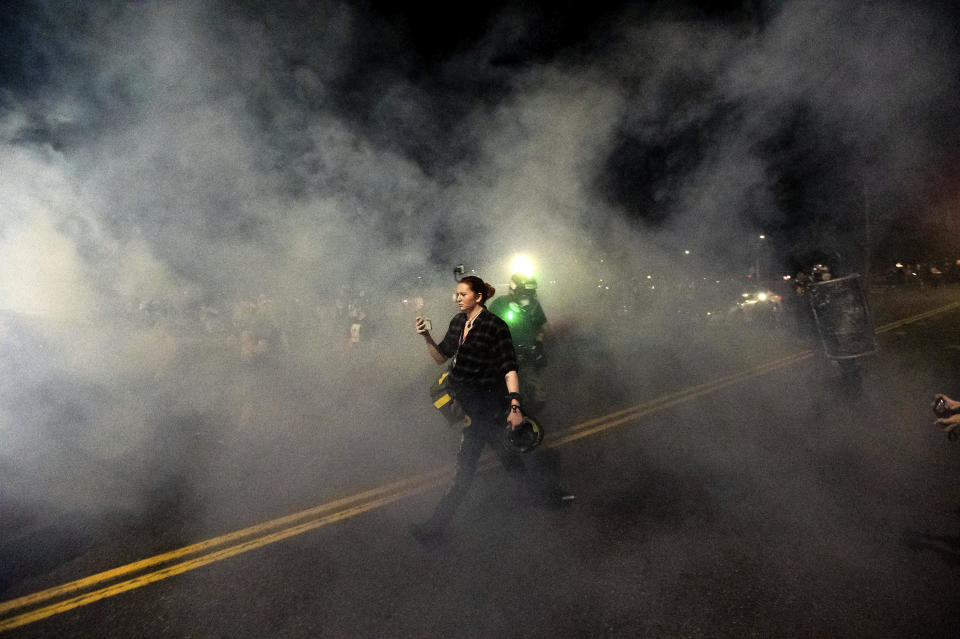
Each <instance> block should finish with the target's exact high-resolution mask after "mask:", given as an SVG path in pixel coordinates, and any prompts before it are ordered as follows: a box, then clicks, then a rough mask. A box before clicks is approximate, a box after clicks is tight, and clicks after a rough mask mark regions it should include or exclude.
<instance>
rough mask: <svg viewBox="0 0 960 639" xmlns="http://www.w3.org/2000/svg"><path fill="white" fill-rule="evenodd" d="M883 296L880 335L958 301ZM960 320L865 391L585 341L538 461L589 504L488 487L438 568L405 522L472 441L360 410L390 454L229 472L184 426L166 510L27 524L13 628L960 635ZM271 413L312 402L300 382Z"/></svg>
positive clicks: (675, 349) (104, 632) (426, 505)
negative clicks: (939, 400) (952, 400)
mask: <svg viewBox="0 0 960 639" xmlns="http://www.w3.org/2000/svg"><path fill="white" fill-rule="evenodd" d="M873 300H874V310H875V316H876V323H877V325H878V327H881V328H884V327H887V326H889V323H890V322H892V321H893V320H895V319H898V318H905V317H915V316H916V315H917V314H919V313H921V312H923V311H926V310H929V309H934V308H942V307H943V306H944V305H946V304H950V303H953V302H956V301H960V292H958V291H957V290H944V289H941V290H939V291H914V292H904V291H880V292H875V293H874V295H873ZM958 319H960V309H956V308H954V309H952V310H948V311H945V312H941V313H938V314H936V315H933V316H930V317H928V318H926V319H920V320H917V321H914V322H912V323H909V324H905V325H903V326H898V327H893V328H885V330H883V332H882V333H881V334H880V335H879V336H878V340H879V344H880V352H879V353H878V354H877V355H876V356H874V357H872V358H871V359H870V360H869V361H868V362H867V363H866V364H865V367H864V371H863V373H864V379H863V387H862V391H861V392H860V393H859V394H858V395H854V396H851V395H849V394H846V393H844V392H841V390H840V389H839V387H838V385H837V383H836V379H837V371H836V370H835V369H834V368H833V367H832V366H831V365H830V364H829V363H827V362H824V361H822V360H820V359H818V358H815V357H810V356H806V355H805V354H804V349H805V348H806V342H805V341H804V340H803V339H800V338H798V337H796V336H792V335H790V334H789V333H783V334H776V335H770V334H767V333H759V332H756V331H753V332H751V331H745V332H743V331H729V330H727V329H719V330H717V329H703V328H698V329H695V330H691V327H689V326H679V325H677V326H663V327H662V330H661V331H659V332H658V333H657V334H655V335H651V334H648V333H645V334H643V335H638V334H637V333H636V331H635V327H632V326H630V325H629V323H625V324H623V325H618V326H615V327H608V329H607V330H606V331H605V333H606V334H605V336H604V337H605V339H604V340H603V341H602V345H601V344H600V343H598V340H597V339H595V336H589V335H584V334H582V333H567V334H566V336H565V337H564V338H563V339H562V340H561V341H560V342H559V343H558V344H557V345H556V346H555V348H554V351H553V355H552V358H551V362H550V371H551V372H550V376H549V379H548V381H549V387H550V389H551V390H552V391H553V394H552V396H551V407H550V410H549V412H548V414H547V415H545V416H544V421H545V423H547V424H548V425H549V426H550V428H551V437H550V438H549V440H548V441H549V442H550V446H551V447H550V448H546V449H543V450H540V451H537V452H536V453H534V455H532V456H531V458H530V463H531V466H532V467H533V468H534V470H535V471H538V469H542V468H556V467H558V468H559V472H560V473H561V475H562V477H563V481H564V482H565V483H566V484H567V485H569V486H570V487H571V488H573V489H574V491H575V492H576V495H577V499H576V500H575V502H574V504H573V505H572V506H571V507H568V508H560V509H554V508H548V507H542V506H538V505H531V504H529V503H527V502H526V501H525V500H524V499H523V498H522V497H521V496H520V495H519V493H518V491H517V489H516V487H515V486H513V485H512V484H511V483H510V480H509V478H507V477H506V476H505V474H504V473H503V472H501V471H500V470H499V469H497V468H495V467H492V468H490V469H489V470H486V471H485V472H483V473H481V474H480V475H478V478H477V481H476V483H475V484H474V487H473V491H472V493H471V495H470V498H469V499H468V500H467V502H466V503H465V504H464V506H463V507H462V509H461V511H460V512H459V513H458V515H457V518H456V520H455V524H454V530H453V534H452V536H451V537H450V538H449V539H448V540H447V541H446V543H444V544H443V545H441V546H440V547H438V548H435V549H424V548H421V547H420V546H419V545H418V544H416V543H415V542H414V541H413V540H412V539H411V538H410V537H409V535H408V534H407V530H406V529H407V525H408V524H409V522H411V521H417V520H420V519H422V518H425V517H426V516H427V515H428V514H429V512H430V509H431V508H432V506H433V504H434V503H435V502H436V500H437V498H438V496H439V487H440V485H441V483H442V482H441V480H442V475H443V468H444V466H445V465H448V464H449V463H451V462H452V461H453V456H454V453H455V447H456V441H455V438H454V437H453V435H452V434H450V433H447V432H444V431H443V430H442V426H439V425H437V424H433V423H431V424H427V423H417V424H416V428H413V427H412V426H410V427H408V426H407V425H408V424H409V423H411V422H417V421H421V422H425V421H426V420H428V419H429V416H428V415H427V416H425V415H424V414H421V413H420V412H418V411H419V409H415V408H409V409H407V408H404V407H402V406H395V407H383V406H380V407H370V408H367V409H365V411H366V412H365V413H364V414H365V415H368V416H367V417H364V418H363V420H364V421H366V420H369V419H371V417H369V416H373V415H381V414H382V412H383V411H386V410H387V409H389V410H390V411H392V412H391V415H392V417H391V418H390V419H389V420H388V421H387V423H388V424H390V425H391V431H390V432H388V433H386V432H385V433H384V435H383V437H382V438H381V439H380V440H377V441H375V442H370V441H368V440H366V439H361V438H357V439H353V440H351V439H350V437H349V434H346V435H342V436H341V437H339V438H337V439H336V440H332V439H330V438H320V437H319V436H314V437H313V438H311V437H310V436H309V434H303V433H301V434H299V435H297V436H293V435H284V431H275V432H273V433H272V436H271V437H270V438H269V439H262V440H257V439H255V437H254V435H251V434H250V433H245V432H242V431H241V432H239V435H238V438H239V439H240V440H242V441H244V442H246V443H247V444H251V443H256V444H257V445H251V446H250V447H249V448H247V447H246V445H244V446H237V447H236V448H234V447H230V450H231V451H232V452H231V454H230V455H225V454H222V453H221V452H218V451H220V449H218V448H216V446H215V445H214V444H215V442H213V443H211V442H209V441H206V439H207V438H206V437H205V436H204V435H203V434H202V433H203V432H206V431H202V430H198V429H197V427H196V426H197V424H198V423H203V422H204V421H205V420H211V419H213V418H212V417H210V416H207V415H193V416H191V415H189V414H188V415H181V416H180V417H179V418H178V420H175V421H174V422H173V423H174V424H176V425H177V427H176V428H172V429H170V428H168V429H167V430H166V431H165V432H166V435H165V436H164V437H162V438H159V439H154V440H152V441H151V443H150V446H148V447H147V448H146V449H148V450H151V451H153V452H154V453H156V452H157V450H158V449H162V450H163V452H164V453H165V454H164V455H153V456H145V457H143V459H141V460H139V463H141V464H147V466H148V467H149V468H150V469H151V472H150V473H149V474H150V475H151V476H153V477H156V478H158V481H157V482H156V485H151V483H150V482H147V488H144V487H143V486H140V485H139V484H138V485H137V486H136V491H134V492H136V494H137V495H138V496H139V497H140V498H141V499H140V500H138V503H139V502H140V501H147V502H150V506H149V507H148V508H132V507H130V508H127V509H121V508H118V509H117V510H115V511H110V512H109V513H106V512H105V511H102V510H92V511H89V510H83V509H76V510H71V509H69V508H63V507H60V508H59V509H57V510H56V513H55V516H50V517H46V518H42V517H41V518H37V517H36V516H33V517H28V516H27V515H25V514H23V513H24V512H25V508H24V507H22V506H21V507H18V506H17V504H13V505H8V507H7V508H8V510H7V512H8V513H12V515H13V517H12V518H8V520H7V523H6V524H4V526H5V528H3V530H4V531H5V532H6V537H5V541H4V545H3V548H2V551H0V557H2V559H3V571H4V578H5V582H4V583H3V584H0V586H3V588H4V589H3V590H2V592H0V629H6V630H7V632H6V634H7V636H11V637H19V636H56V637H93V636H96V637H132V636H137V637H154V636H155V637H171V636H174V637H180V636H182V637H265V636H271V637H272V636H276V637H308V636H309V637H313V636H336V637H433V636H450V637H512V636H517V637H557V636H591V637H592V636H605V637H622V636H658V637H659V636H669V637H677V636H680V637H682V636H690V637H694V636H696V637H704V636H707V637H743V636H785V637H790V636H798V637H808V636H831V637H847V636H849V637H878V636H883V637H953V636H956V635H957V633H958V632H960V606H958V603H960V597H958V594H957V587H956V586H957V583H958V581H957V576H958V571H960V492H958V487H960V486H958V477H960V443H956V444H955V443H951V442H948V441H947V438H946V437H945V436H944V435H943V433H940V432H939V431H938V430H937V429H936V428H935V427H934V426H933V425H932V419H933V417H932V413H931V412H930V407H929V404H930V400H931V397H932V395H933V393H934V392H937V391H942V392H946V393H947V394H951V395H953V396H960V381H958V379H957V375H956V371H957V370H958V365H960V326H958V322H957V320H958ZM571 354H575V355H576V356H575V357H573V356H572V355H571ZM344 365H345V366H349V363H345V364H344ZM350 374H351V375H353V376H355V377H358V376H362V375H363V374H364V373H363V371H360V370H354V371H350ZM283 379H288V378H286V377H284V378H283ZM289 379H291V380H293V379H296V376H294V375H291V376H290V378H289ZM367 381H368V382H369V380H367ZM410 388H411V391H412V390H418V391H419V392H420V393H422V384H420V383H419V382H418V383H417V384H416V385H413V384H411V386H410ZM557 389H561V391H562V392H559V393H558V392H557ZM277 392H278V393H280V394H281V395H283V396H284V397H286V398H287V400H286V401H288V402H289V401H294V400H292V399H290V398H291V397H292V398H298V397H299V398H302V397H304V389H303V388H300V387H297V386H296V384H295V382H293V381H291V382H290V383H289V384H287V385H284V388H283V389H281V390H278V391H277ZM308 410H309V409H308V408H307V407H304V408H302V411H301V412H302V413H304V414H306V413H307V412H308ZM360 410H361V409H360V408H357V411H360ZM378 411H380V412H378ZM381 419H382V417H381ZM234 432H237V431H234ZM320 439H322V442H319V441H315V440H320ZM331 441H337V442H338V444H337V446H331V444H330V442H331ZM266 442H269V446H267V445H266ZM401 442H403V443H404V444H405V445H404V446H403V447H402V448H401V447H400V445H401ZM220 445H221V446H225V444H222V442H221V444H220ZM331 448H332V450H331ZM358 449H360V450H359V452H358ZM236 450H245V451H246V453H245V454H239V453H236ZM157 460H162V461H163V467H162V468H161V467H159V466H156V464H159V463H160V462H159V461H157ZM304 460H306V461H304ZM535 462H536V463H535ZM150 464H155V466H150ZM171 467H172V468H173V470H175V471H176V472H172V471H171ZM437 469H440V470H439V474H434V471H436V470H437ZM538 472H539V471H538ZM104 473H106V474H110V475H111V476H115V477H118V478H119V479H117V480H116V481H130V480H131V478H133V477H136V476H137V475H136V474H135V473H133V472H132V471H131V470H130V469H129V468H128V467H126V466H122V467H117V468H113V469H112V470H110V471H109V472H108V471H106V470H105V471H104ZM104 485H106V484H104ZM364 491H366V492H364ZM18 516H19V518H20V523H19V524H17V523H16V522H17V517H18ZM284 516H286V517H287V519H283V520H280V519H278V518H280V517H284ZM254 526H257V527H255V528H251V527H254ZM229 535H232V536H229ZM205 540H206V543H205V544H203V545H200V546H196V545H194V544H197V543H198V542H204V541H205ZM180 549H183V550H180ZM160 553H168V554H167V555H165V556H160ZM145 559H148V561H145V562H142V563H140V564H137V565H131V562H134V561H137V560H145ZM111 570H112V572H110V573H108V574H103V573H104V571H111ZM98 575H99V576H98ZM81 579H85V581H83V582H82V583H75V585H74V586H72V587H71V588H70V589H60V590H50V589H54V588H56V587H58V586H61V585H63V584H70V583H72V582H75V580H81ZM29 597H33V599H27V598H29ZM21 624H22V625H21ZM14 625H15V626H17V627H14V628H9V627H10V626H14Z"/></svg>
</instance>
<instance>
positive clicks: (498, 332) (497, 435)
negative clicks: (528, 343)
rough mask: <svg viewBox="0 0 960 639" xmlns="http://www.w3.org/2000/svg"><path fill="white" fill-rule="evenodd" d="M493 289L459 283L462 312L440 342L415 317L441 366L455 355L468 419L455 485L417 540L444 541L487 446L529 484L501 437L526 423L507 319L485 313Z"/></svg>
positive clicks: (457, 386)
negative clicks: (444, 533) (507, 424)
mask: <svg viewBox="0 0 960 639" xmlns="http://www.w3.org/2000/svg"><path fill="white" fill-rule="evenodd" d="M494 293H495V289H494V288H493V287H492V286H490V285H489V284H487V283H486V282H484V281H483V280H482V279H480V278H479V277H476V276H474V275H470V276H467V277H464V278H463V279H461V280H460V282H459V283H458V284H457V305H458V306H459V307H460V312H459V313H458V314H457V315H455V316H454V317H453V319H452V320H450V326H449V328H448V329H447V334H446V336H445V337H444V338H443V341H441V342H440V343H439V344H437V343H436V342H434V341H433V338H432V337H431V336H430V332H429V331H428V330H427V328H426V326H425V324H424V320H423V318H422V317H418V318H417V333H418V334H419V335H422V336H423V338H424V341H425V342H426V344H427V351H428V352H429V353H430V356H431V357H432V358H433V360H434V361H435V362H436V363H437V364H443V363H444V362H446V361H447V360H448V359H451V358H452V360H453V361H452V363H451V366H450V380H451V384H452V386H453V390H454V394H455V396H456V398H457V401H459V402H460V405H461V406H462V407H463V410H464V412H465V413H466V414H467V416H468V417H469V422H468V423H469V426H467V427H466V428H464V429H463V432H462V435H461V439H460V450H459V452H458V453H457V469H456V474H455V476H454V480H453V485H452V486H451V487H450V488H449V490H447V492H446V493H445V494H444V496H443V498H442V499H441V500H440V503H439V504H438V505H437V508H436V510H435V511H434V513H433V516H431V517H430V519H429V520H428V521H427V522H426V523H423V524H415V525H413V526H412V527H411V532H412V534H413V536H414V537H415V538H416V539H417V541H419V542H421V543H424V544H429V543H431V542H437V541H440V539H442V536H443V532H444V529H445V528H446V526H447V524H448V523H449V522H450V520H451V519H452V517H453V513H454V511H455V510H456V508H457V506H458V505H459V504H460V502H462V501H463V498H464V497H465V496H466V494H467V490H468V489H469V488H470V483H471V481H472V480H473V476H474V474H475V473H476V470H477V461H478V460H479V458H480V453H481V452H482V451H483V446H484V444H488V443H489V444H491V445H492V446H493V449H494V450H495V451H496V453H497V456H498V457H499V458H500V462H501V463H502V464H503V467H504V468H505V469H506V470H507V472H509V473H510V474H511V475H513V476H514V477H516V478H517V479H519V480H520V481H522V482H523V483H524V486H525V488H528V484H527V477H526V466H525V465H524V463H523V460H522V459H521V458H520V457H519V456H517V455H514V454H511V453H510V452H508V451H506V450H505V449H504V448H503V447H502V446H501V445H500V440H501V438H502V436H503V431H504V428H505V427H506V425H505V424H504V422H503V419H504V412H505V411H506V415H507V416H506V420H507V423H509V425H510V428H512V429H515V428H517V427H518V426H520V425H521V424H522V423H523V412H522V411H523V409H522V407H521V405H520V392H519V391H520V379H519V377H518V375H517V358H516V354H515V353H514V349H513V342H512V340H511V339H510V330H509V328H507V325H506V323H505V322H504V321H503V320H502V319H500V318H499V317H497V316H496V315H494V314H493V313H491V312H489V311H487V309H486V302H487V300H489V299H490V298H491V297H493V295H494Z"/></svg>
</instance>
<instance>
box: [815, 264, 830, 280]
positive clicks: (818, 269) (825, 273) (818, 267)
mask: <svg viewBox="0 0 960 639" xmlns="http://www.w3.org/2000/svg"><path fill="white" fill-rule="evenodd" d="M830 279H831V273H830V266H828V265H827V264H814V265H813V281H815V282H826V281H828V280H830Z"/></svg>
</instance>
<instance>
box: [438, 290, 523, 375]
mask: <svg viewBox="0 0 960 639" xmlns="http://www.w3.org/2000/svg"><path fill="white" fill-rule="evenodd" d="M466 323H467V314H466V313H457V314H456V315H454V316H453V319H452V320H450V327H449V328H448V329H447V334H446V336H444V338H443V341H442V342H440V343H439V344H437V350H439V351H440V353H441V354H442V355H443V356H444V357H446V358H448V359H449V358H453V363H452V364H451V366H450V377H451V381H452V382H453V383H455V384H465V385H469V386H471V387H483V388H499V387H501V386H503V384H504V376H505V375H506V374H507V373H508V372H510V371H515V370H517V355H516V353H515V352H514V350H513V340H511V339H510V329H509V328H507V324H506V322H504V321H503V320H502V319H500V318H499V317H497V316H496V315H494V314H493V313H491V312H490V311H488V310H487V309H483V310H482V311H481V312H480V314H479V315H477V318H476V319H475V320H474V322H473V328H471V329H470V333H469V334H468V335H467V338H466V339H465V340H463V343H462V344H461V343H460V336H461V335H463V327H464V325H465V324H466Z"/></svg>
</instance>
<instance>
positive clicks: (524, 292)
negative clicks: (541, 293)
mask: <svg viewBox="0 0 960 639" xmlns="http://www.w3.org/2000/svg"><path fill="white" fill-rule="evenodd" d="M510 292H511V293H513V294H514V295H518V296H520V297H534V296H535V295H536V294H537V278H535V277H533V276H529V277H528V276H526V275H523V274H522V273H514V274H513V275H511V276H510Z"/></svg>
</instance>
